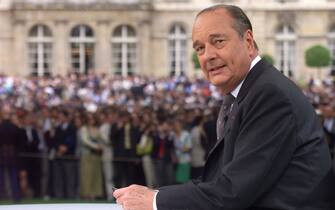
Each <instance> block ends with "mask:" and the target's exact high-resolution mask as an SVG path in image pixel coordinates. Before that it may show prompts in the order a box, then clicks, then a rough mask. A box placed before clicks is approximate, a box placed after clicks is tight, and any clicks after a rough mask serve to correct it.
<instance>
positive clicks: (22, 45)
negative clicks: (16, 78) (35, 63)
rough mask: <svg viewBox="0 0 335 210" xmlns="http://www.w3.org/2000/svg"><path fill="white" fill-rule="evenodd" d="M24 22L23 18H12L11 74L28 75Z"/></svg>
mask: <svg viewBox="0 0 335 210" xmlns="http://www.w3.org/2000/svg"><path fill="white" fill-rule="evenodd" d="M25 26H26V22H25V21H24V20H19V19H18V20H14V40H13V43H14V44H13V48H14V51H13V55H15V56H14V58H13V62H14V63H13V66H12V68H13V69H10V71H12V72H13V75H20V76H26V75H29V74H30V72H29V66H28V52H27V46H28V45H27V40H26V39H25V37H27V32H26V31H25Z"/></svg>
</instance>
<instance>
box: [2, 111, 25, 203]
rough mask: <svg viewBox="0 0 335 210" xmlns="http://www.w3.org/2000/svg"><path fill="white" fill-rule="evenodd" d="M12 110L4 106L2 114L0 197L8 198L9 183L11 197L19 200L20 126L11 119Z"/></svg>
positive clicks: (16, 200)
mask: <svg viewBox="0 0 335 210" xmlns="http://www.w3.org/2000/svg"><path fill="white" fill-rule="evenodd" d="M11 112H12V110H11V108H9V107H3V108H2V110H1V115H0V199H6V198H7V196H8V195H7V191H6V186H7V184H9V185H10V186H9V188H10V190H11V196H10V197H11V198H12V199H13V201H15V202H19V201H20V199H21V195H20V185H19V170H20V166H19V157H18V154H19V152H20V142H19V140H20V138H19V135H18V134H19V132H18V129H19V128H18V127H17V126H16V125H15V124H14V123H13V122H12V120H11V118H12V117H11V115H12V113H11ZM6 177H8V179H6ZM6 180H8V181H6Z"/></svg>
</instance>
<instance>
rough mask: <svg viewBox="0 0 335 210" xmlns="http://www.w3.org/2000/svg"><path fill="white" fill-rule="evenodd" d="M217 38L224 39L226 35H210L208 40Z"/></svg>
mask: <svg viewBox="0 0 335 210" xmlns="http://www.w3.org/2000/svg"><path fill="white" fill-rule="evenodd" d="M218 37H226V35H225V34H211V35H209V38H210V39H213V38H218Z"/></svg>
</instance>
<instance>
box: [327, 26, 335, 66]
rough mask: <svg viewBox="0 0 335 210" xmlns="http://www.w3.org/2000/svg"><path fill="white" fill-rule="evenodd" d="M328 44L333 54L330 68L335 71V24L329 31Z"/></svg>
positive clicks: (331, 54)
mask: <svg viewBox="0 0 335 210" xmlns="http://www.w3.org/2000/svg"><path fill="white" fill-rule="evenodd" d="M328 46H329V50H330V56H331V62H330V70H332V71H335V25H333V27H332V28H331V29H330V31H329V33H328Z"/></svg>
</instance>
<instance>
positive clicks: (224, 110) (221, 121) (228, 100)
mask: <svg viewBox="0 0 335 210" xmlns="http://www.w3.org/2000/svg"><path fill="white" fill-rule="evenodd" d="M234 100H235V97H234V96H233V95H232V94H228V95H226V96H225V97H224V98H223V102H222V105H221V108H220V112H219V116H218V119H217V122H216V134H217V140H220V139H221V138H222V137H223V134H224V126H225V124H226V122H227V120H228V115H229V113H230V111H231V107H232V104H233V103H234Z"/></svg>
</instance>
